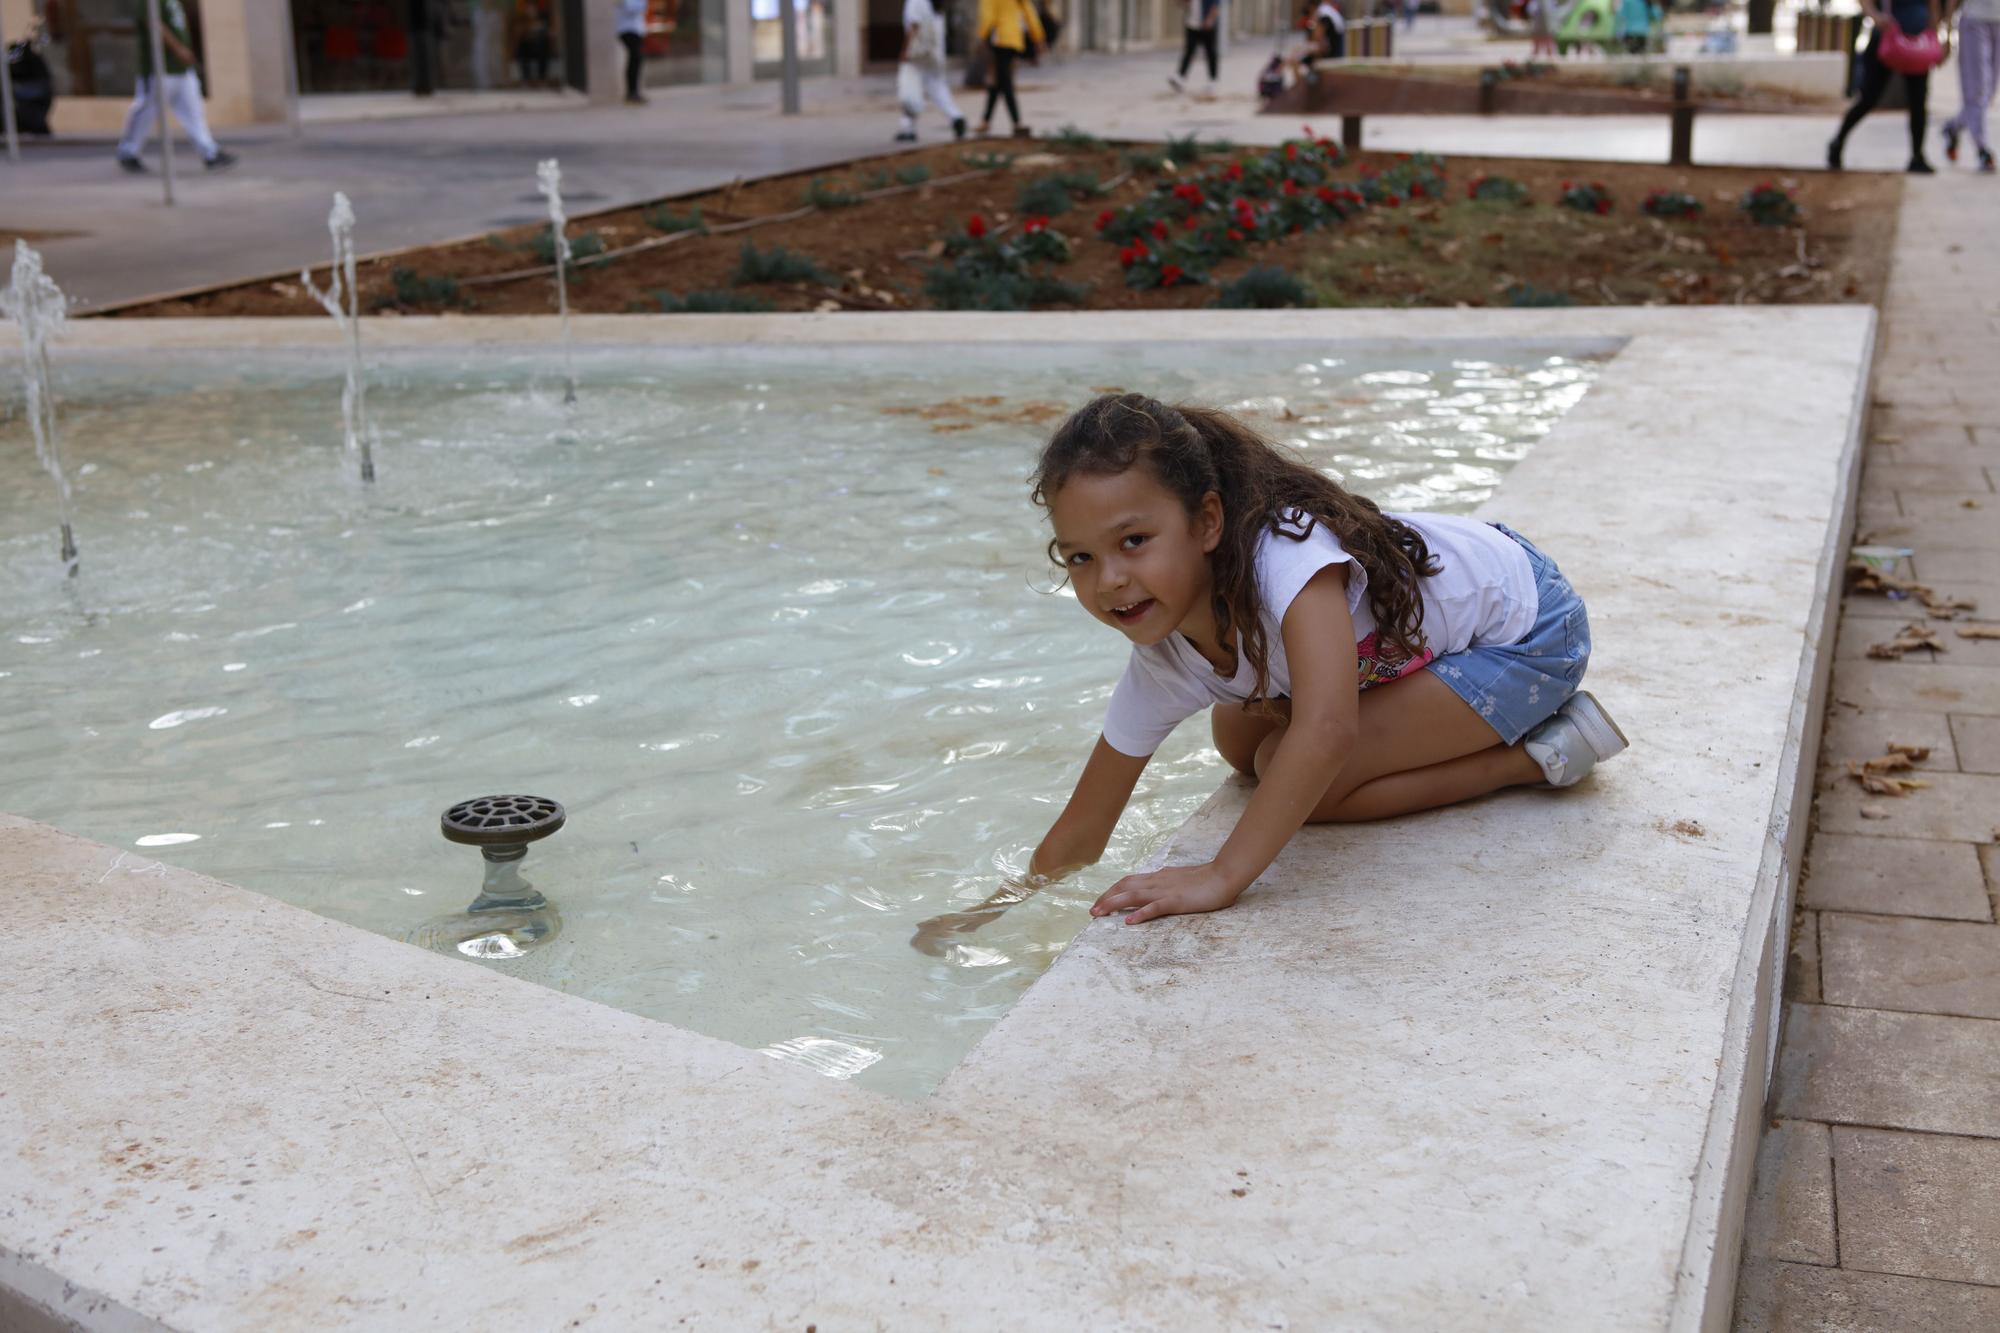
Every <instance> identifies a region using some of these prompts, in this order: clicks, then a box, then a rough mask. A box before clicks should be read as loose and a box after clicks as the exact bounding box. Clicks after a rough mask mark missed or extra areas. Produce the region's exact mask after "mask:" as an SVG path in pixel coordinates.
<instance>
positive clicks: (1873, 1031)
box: [1771, 1004, 2000, 1188]
mask: <svg viewBox="0 0 2000 1333" xmlns="http://www.w3.org/2000/svg"><path fill="white" fill-rule="evenodd" d="M1771 1109H1772V1114H1774V1115H1776V1116H1779V1117H1781V1118H1784V1119H1789V1120H1820V1121H1827V1122H1830V1123H1833V1124H1849V1125H1874V1126H1878V1127H1885V1128H1890V1129H1916V1130H1927V1131H1929V1132H1931V1133H1934V1134H1968V1135H1977V1136H1981V1137H1985V1138H1994V1137H2000V1022H1995V1021H1994V1020H1992V1019H1990V1018H1950V1017H1943V1016H1940V1015H1937V1014H1897V1013H1889V1012H1886V1011H1884V1010H1880V1009H1842V1008H1837V1007H1835V1006H1832V1005H1818V1004H1792V1005H1788V1006H1786V1019H1785V1043H1784V1046H1783V1048H1782V1049H1781V1050H1780V1051H1779V1052H1778V1076H1777V1079H1776V1081H1775V1087H1774V1089H1773V1094H1772V1099H1771ZM1838 1182H1839V1177H1838V1175H1836V1177H1835V1185H1836V1188H1838Z"/></svg>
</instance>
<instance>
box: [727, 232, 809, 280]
mask: <svg viewBox="0 0 2000 1333" xmlns="http://www.w3.org/2000/svg"><path fill="white" fill-rule="evenodd" d="M730 281H731V282H733V283H734V284H735V285H736V286H738V287H748V286H750V285H751V284H753V283H759V282H816V283H819V284H821V285H822V286H829V287H830V286H832V285H833V278H832V277H831V276H830V275H828V273H827V272H826V270H825V269H823V268H821V267H820V266H819V265H818V264H815V263H814V262H813V261H812V259H811V257H810V256H807V255H802V254H796V253H794V252H793V251H790V250H787V249H786V248H785V247H784V246H782V245H774V246H772V247H771V248H770V249H768V250H759V249H758V248H757V247H756V246H755V245H753V244H751V243H750V242H749V241H745V242H743V248H742V249H741V250H740V251H738V252H737V256H736V275H735V277H733V278H731V279H730Z"/></svg>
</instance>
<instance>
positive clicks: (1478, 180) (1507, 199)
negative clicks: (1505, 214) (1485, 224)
mask: <svg viewBox="0 0 2000 1333" xmlns="http://www.w3.org/2000/svg"><path fill="white" fill-rule="evenodd" d="M1465 197H1466V198H1468V199H1473V200H1477V201H1478V202H1480V203H1486V204H1525V203H1527V202H1528V187H1527V186H1525V185H1523V184H1521V182H1519V181H1517V180H1515V179H1514V178H1513V177H1512V176H1474V177H1473V178H1472V184H1470V185H1468V186H1467V187H1466V189H1465Z"/></svg>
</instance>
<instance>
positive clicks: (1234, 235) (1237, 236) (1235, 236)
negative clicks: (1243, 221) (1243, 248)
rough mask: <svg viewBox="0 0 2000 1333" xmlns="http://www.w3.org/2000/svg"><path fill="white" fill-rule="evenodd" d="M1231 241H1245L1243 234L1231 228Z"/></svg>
mask: <svg viewBox="0 0 2000 1333" xmlns="http://www.w3.org/2000/svg"><path fill="white" fill-rule="evenodd" d="M1229 239H1230V240H1232V241H1240V240H1242V239H1243V233H1242V232H1240V231H1238V230H1236V228H1234V227H1231V228H1230V229H1229Z"/></svg>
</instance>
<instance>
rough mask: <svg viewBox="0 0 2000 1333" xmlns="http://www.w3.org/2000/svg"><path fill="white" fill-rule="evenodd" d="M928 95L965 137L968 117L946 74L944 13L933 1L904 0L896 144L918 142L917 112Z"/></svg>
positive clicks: (957, 132) (956, 131) (898, 71)
mask: <svg viewBox="0 0 2000 1333" xmlns="http://www.w3.org/2000/svg"><path fill="white" fill-rule="evenodd" d="M926 97H929V98H930V99H931V101H932V102H934V103H936V104H937V109H938V110H940V111H942V112H944V113H945V115H946V116H948V117H950V118H951V132H952V134H953V135H954V136H955V137H957V138H960V139H963V138H964V137H965V117H964V116H963V115H960V114H959V110H958V103H956V102H954V101H952V100H951V84H950V83H949V82H948V81H947V80H946V78H945V75H944V15H943V14H941V13H939V12H938V10H937V7H936V5H934V4H933V3H932V0H903V63H902V64H901V65H899V66H897V68H896V101H897V102H898V103H900V104H901V106H902V108H903V119H902V122H901V123H900V124H899V125H898V126H897V127H896V142H897V143H915V142H916V141H917V113H918V112H920V111H922V110H923V109H924V98H926Z"/></svg>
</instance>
